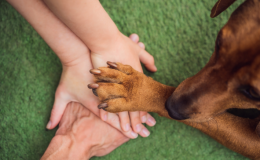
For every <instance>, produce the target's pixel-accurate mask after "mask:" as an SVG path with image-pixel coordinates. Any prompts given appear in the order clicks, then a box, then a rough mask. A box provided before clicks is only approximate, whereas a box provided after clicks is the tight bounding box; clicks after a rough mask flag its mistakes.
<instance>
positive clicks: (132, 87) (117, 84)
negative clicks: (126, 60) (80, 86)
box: [88, 62, 151, 112]
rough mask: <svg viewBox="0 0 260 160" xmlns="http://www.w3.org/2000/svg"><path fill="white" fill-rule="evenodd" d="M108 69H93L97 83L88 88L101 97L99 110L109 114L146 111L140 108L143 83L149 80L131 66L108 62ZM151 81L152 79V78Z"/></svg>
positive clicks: (142, 96) (143, 92)
mask: <svg viewBox="0 0 260 160" xmlns="http://www.w3.org/2000/svg"><path fill="white" fill-rule="evenodd" d="M107 64H108V67H100V68H98V69H92V70H90V72H91V73H92V74H93V75H94V76H95V78H96V83H94V84H89V85H88V87H89V88H90V89H92V90H93V93H94V94H95V95H96V96H98V97H99V100H100V101H101V104H100V105H99V106H98V108H99V109H104V110H106V111H109V112H121V111H136V110H144V109H142V107H140V105H141V102H140V100H142V99H143V98H144V96H145V95H146V94H145V91H142V89H144V90H145V88H144V86H143V82H145V81H147V79H149V78H148V77H146V76H145V75H144V74H142V73H140V72H138V71H136V70H134V69H133V68H132V67H131V66H129V65H123V64H121V63H114V62H107ZM150 79H151V78H150Z"/></svg>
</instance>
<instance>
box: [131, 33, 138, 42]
mask: <svg viewBox="0 0 260 160" xmlns="http://www.w3.org/2000/svg"><path fill="white" fill-rule="evenodd" d="M130 38H131V39H132V41H136V40H137V38H138V36H137V35H136V34H133V35H131V37H130Z"/></svg>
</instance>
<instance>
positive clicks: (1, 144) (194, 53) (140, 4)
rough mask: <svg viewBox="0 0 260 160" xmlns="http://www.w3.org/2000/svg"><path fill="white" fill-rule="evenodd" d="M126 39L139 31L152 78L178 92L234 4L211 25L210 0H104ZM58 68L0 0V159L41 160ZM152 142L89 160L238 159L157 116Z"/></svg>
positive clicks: (196, 68)
mask: <svg viewBox="0 0 260 160" xmlns="http://www.w3.org/2000/svg"><path fill="white" fill-rule="evenodd" d="M101 2H102V5H103V6H104V8H105V9H106V10H107V12H108V13H109V14H110V16H111V17H112V19H113V20H114V21H115V23H116V25H117V26H118V28H119V29H120V31H121V32H123V33H124V34H126V35H129V34H130V33H137V34H139V35H140V37H141V41H142V42H144V43H145V44H146V49H147V51H148V52H149V53H151V54H152V55H153V56H154V58H155V61H156V66H157V68H158V71H157V72H156V73H155V74H151V73H148V72H145V73H146V74H148V75H149V76H151V77H153V78H154V79H155V80H157V81H159V82H162V83H164V84H167V85H172V86H177V85H178V84H179V83H180V82H181V81H182V80H184V79H185V78H187V77H189V76H192V75H194V74H195V73H197V72H198V71H199V70H200V69H201V68H202V67H203V66H204V65H205V64H206V62H207V61H208V60H209V58H210V56H211V54H212V53H213V49H214V42H215V38H216V35H217V32H218V31H219V30H220V28H221V27H222V26H223V25H224V24H225V23H226V21H227V20H228V17H229V16H230V14H231V13H232V11H233V10H234V9H235V8H236V7H237V6H238V5H239V4H240V2H241V0H240V1H239V2H236V3H235V4H234V5H233V6H232V7H230V8H229V9H228V10H227V11H225V12H224V13H222V14H221V15H220V16H218V17H217V18H215V19H211V18H210V16H209V15H210V10H211V8H212V7H213V5H214V3H215V1H209V0H200V1H198V0H167V1H166V0H160V1H159V0H110V1H105V0H102V1H101ZM61 69H62V68H61V64H60V62H59V59H58V58H57V57H56V55H55V54H54V53H53V51H52V50H51V49H50V48H49V47H48V46H47V44H46V43H45V42H44V41H43V40H42V38H41V37H40V36H39V35H38V34H37V33H36V32H35V31H34V29H33V28H32V27H31V26H30V25H29V24H28V23H27V22H26V20H25V19H24V18H23V17H22V16H20V15H19V13H17V12H16V11H15V10H14V9H13V8H12V7H11V6H10V5H9V4H8V3H7V2H6V1H3V0H0V159H1V160H2V159H3V160H5V159H15V160H19V159H26V160H31V159H39V158H40V157H41V156H42V154H43V153H44V151H45V149H46V148H47V146H48V144H49V142H50V140H51V138H52V137H53V136H54V134H55V130H53V131H46V130H45V125H46V123H47V121H48V119H49V114H50V111H51V108H52V104H53V102H54V93H55V89H56V87H57V85H58V82H59V78H60V74H61ZM153 115H154V116H155V118H156V120H157V125H156V126H155V127H152V128H149V130H150V131H151V135H150V136H149V138H141V137H139V138H137V139H135V140H131V141H129V142H127V143H125V144H124V145H122V146H120V147H119V148H118V149H116V150H115V151H113V152H112V153H111V154H109V155H107V156H105V157H101V158H97V157H95V158H92V159H93V160H99V159H102V160H107V159H113V160H122V159H124V160H125V159H129V160H137V159H138V160H139V159H153V160H164V159H178V160H187V159H189V160H192V159H194V160H195V159H196V160H198V159H199V160H203V159H207V160H209V159H214V160H224V159H227V160H242V159H246V158H244V157H243V156H241V155H239V154H237V153H235V152H233V151H231V150H229V149H227V148H225V147H224V146H222V145H220V144H219V143H217V142H216V141H214V140H213V139H211V138H210V137H208V136H207V135H205V134H203V133H201V132H200V131H198V130H196V129H194V128H191V127H189V126H186V125H184V124H181V123H178V122H175V121H171V120H168V119H165V118H161V117H159V116H157V115H156V114H153Z"/></svg>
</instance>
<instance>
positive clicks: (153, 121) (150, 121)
mask: <svg viewBox="0 0 260 160" xmlns="http://www.w3.org/2000/svg"><path fill="white" fill-rule="evenodd" d="M147 121H148V123H150V124H151V125H152V126H154V125H155V124H156V121H155V119H154V118H153V117H149V118H148V120H147Z"/></svg>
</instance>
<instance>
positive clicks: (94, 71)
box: [89, 69, 101, 74]
mask: <svg viewBox="0 0 260 160" xmlns="http://www.w3.org/2000/svg"><path fill="white" fill-rule="evenodd" d="M89 72H90V73H91V74H100V73H101V70H99V69H91V70H90V71H89Z"/></svg>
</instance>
